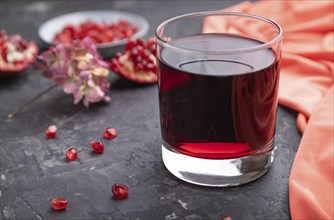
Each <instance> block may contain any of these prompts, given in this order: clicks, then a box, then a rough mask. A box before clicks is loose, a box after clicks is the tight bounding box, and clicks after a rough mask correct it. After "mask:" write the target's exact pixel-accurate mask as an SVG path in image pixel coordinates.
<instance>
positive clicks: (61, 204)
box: [51, 198, 68, 211]
mask: <svg viewBox="0 0 334 220" xmlns="http://www.w3.org/2000/svg"><path fill="white" fill-rule="evenodd" d="M67 204H68V202H67V200H66V199H64V198H54V199H52V200H51V206H52V208H53V209H54V210H57V211H61V210H64V209H66V207H67Z"/></svg>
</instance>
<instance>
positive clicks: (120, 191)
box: [111, 184, 129, 199]
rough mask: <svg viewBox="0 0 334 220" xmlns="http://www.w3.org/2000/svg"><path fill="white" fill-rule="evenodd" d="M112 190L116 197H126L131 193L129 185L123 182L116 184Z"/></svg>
mask: <svg viewBox="0 0 334 220" xmlns="http://www.w3.org/2000/svg"><path fill="white" fill-rule="evenodd" d="M111 191H112V193H113V194H114V197H115V198H116V199H125V198H127V197H128V193H129V189H128V187H127V186H125V185H122V184H114V185H113V186H112V188H111Z"/></svg>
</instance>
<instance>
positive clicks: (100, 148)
mask: <svg viewBox="0 0 334 220" xmlns="http://www.w3.org/2000/svg"><path fill="white" fill-rule="evenodd" d="M90 146H91V147H92V148H93V150H94V151H95V152H96V153H99V154H102V153H103V150H104V145H103V143H102V142H100V141H92V142H90Z"/></svg>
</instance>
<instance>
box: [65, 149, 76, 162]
mask: <svg viewBox="0 0 334 220" xmlns="http://www.w3.org/2000/svg"><path fill="white" fill-rule="evenodd" d="M77 158H78V153H77V151H76V150H75V149H74V148H70V149H68V150H67V152H66V159H68V160H76V159H77Z"/></svg>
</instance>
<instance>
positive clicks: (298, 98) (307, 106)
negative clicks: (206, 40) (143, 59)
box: [204, 0, 334, 220]
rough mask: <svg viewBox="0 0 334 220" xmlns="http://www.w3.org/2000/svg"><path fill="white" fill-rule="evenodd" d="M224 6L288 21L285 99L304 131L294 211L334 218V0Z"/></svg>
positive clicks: (292, 193) (216, 21) (214, 24)
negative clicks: (296, 113)
mask: <svg viewBox="0 0 334 220" xmlns="http://www.w3.org/2000/svg"><path fill="white" fill-rule="evenodd" d="M224 11H231V12H232V11H234V12H244V13H249V14H257V15H261V16H264V17H268V18H270V19H273V20H274V21H276V22H278V23H279V24H280V25H281V26H282V28H283V31H284V34H283V54H282V68H281V78H280V87H279V103H280V104H281V105H284V106H287V107H289V108H292V109H294V110H296V111H298V112H299V115H298V118H297V125H298V127H299V129H300V131H301V132H302V134H303V136H302V140H301V143H300V146H299V149H298V152H297V154H296V157H295V161H294V163H293V167H292V171H291V174H290V179H289V197H290V198H289V199H290V213H291V216H292V219H312V220H313V219H314V220H315V219H334V190H333V188H334V168H333V167H334V117H333V114H334V107H333V99H334V97H333V92H334V91H333V88H334V87H333V74H334V73H333V72H334V1H333V0H328V1H327V0H322V1H304V0H298V1H293V0H290V1H258V2H255V3H251V2H244V3H241V4H239V5H236V6H232V7H230V8H228V9H224ZM220 19H221V18H218V17H210V18H208V19H207V20H206V22H205V26H204V30H206V31H207V30H210V31H215V30H216V31H219V30H221V29H222V25H224V22H223V21H222V20H220ZM245 28H247V27H245Z"/></svg>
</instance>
